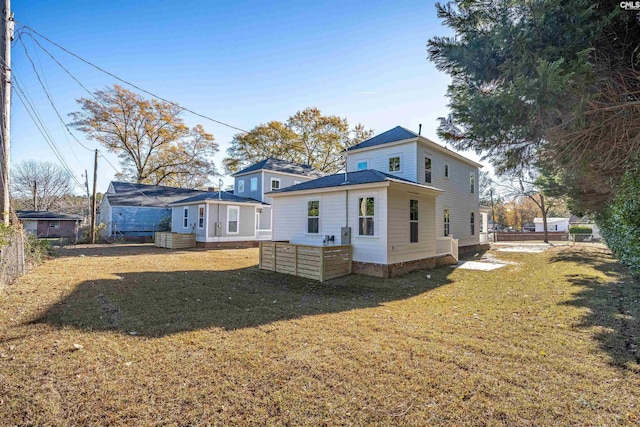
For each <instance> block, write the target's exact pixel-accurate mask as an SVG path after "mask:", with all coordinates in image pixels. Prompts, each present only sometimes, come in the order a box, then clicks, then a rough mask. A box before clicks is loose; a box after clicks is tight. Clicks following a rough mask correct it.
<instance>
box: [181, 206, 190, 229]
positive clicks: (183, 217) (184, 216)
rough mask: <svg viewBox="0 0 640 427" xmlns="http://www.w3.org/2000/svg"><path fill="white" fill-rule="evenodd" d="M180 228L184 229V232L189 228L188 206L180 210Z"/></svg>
mask: <svg viewBox="0 0 640 427" xmlns="http://www.w3.org/2000/svg"><path fill="white" fill-rule="evenodd" d="M185 214H186V215H185ZM185 220H186V221H185ZM185 222H186V224H185ZM182 228H184V229H185V230H186V229H188V228H189V206H185V207H184V208H182Z"/></svg>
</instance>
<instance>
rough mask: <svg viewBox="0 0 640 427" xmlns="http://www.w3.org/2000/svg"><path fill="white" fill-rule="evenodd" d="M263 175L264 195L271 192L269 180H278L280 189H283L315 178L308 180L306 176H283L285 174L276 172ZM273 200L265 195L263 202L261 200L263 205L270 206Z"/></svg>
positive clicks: (265, 172)
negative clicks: (267, 204) (297, 182)
mask: <svg viewBox="0 0 640 427" xmlns="http://www.w3.org/2000/svg"><path fill="white" fill-rule="evenodd" d="M263 173H264V175H263V176H264V182H263V184H262V185H263V189H264V192H265V193H268V192H269V191H271V178H275V179H279V180H280V188H285V187H290V186H292V185H294V184H295V182H296V181H299V182H306V181H310V180H312V179H315V178H310V177H308V176H303V175H299V176H294V175H285V174H281V173H278V172H273V171H267V170H265V171H263ZM272 200H273V199H272V198H271V197H269V195H265V196H264V200H262V201H263V202H265V203H269V204H271V201H272Z"/></svg>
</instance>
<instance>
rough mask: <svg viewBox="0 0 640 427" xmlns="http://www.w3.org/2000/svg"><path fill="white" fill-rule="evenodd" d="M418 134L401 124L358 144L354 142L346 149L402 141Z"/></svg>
mask: <svg viewBox="0 0 640 427" xmlns="http://www.w3.org/2000/svg"><path fill="white" fill-rule="evenodd" d="M416 137H418V134H417V133H415V132H411V131H410V130H407V129H405V128H403V127H402V126H396V127H394V128H393V129H391V130H388V131H386V132H383V133H381V134H380V135H376V136H374V137H373V138H369V139H367V140H365V141H362V142H361V143H360V144H356V145H354V146H353V147H349V148H348V149H347V151H351V150H357V149H358V148H367V147H373V146H374V145H380V144H387V143H389V142H395V141H402V140H404V139H410V138H416Z"/></svg>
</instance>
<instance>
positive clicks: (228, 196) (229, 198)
mask: <svg viewBox="0 0 640 427" xmlns="http://www.w3.org/2000/svg"><path fill="white" fill-rule="evenodd" d="M204 201H212V202H217V201H223V202H236V203H255V204H258V205H266V204H267V203H262V202H261V201H259V200H255V199H250V198H248V197H240V196H236V195H235V194H232V193H229V192H227V191H222V192H218V191H212V192H208V193H202V194H198V195H197V196H193V197H189V198H186V199H183V200H178V201H176V202H173V203H171V205H172V206H178V205H190V204H192V203H196V202H204Z"/></svg>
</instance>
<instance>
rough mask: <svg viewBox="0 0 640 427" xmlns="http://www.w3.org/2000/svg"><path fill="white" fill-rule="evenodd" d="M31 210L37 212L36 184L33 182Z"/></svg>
mask: <svg viewBox="0 0 640 427" xmlns="http://www.w3.org/2000/svg"><path fill="white" fill-rule="evenodd" d="M33 210H34V211H37V210H38V182H37V181H33Z"/></svg>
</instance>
